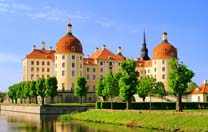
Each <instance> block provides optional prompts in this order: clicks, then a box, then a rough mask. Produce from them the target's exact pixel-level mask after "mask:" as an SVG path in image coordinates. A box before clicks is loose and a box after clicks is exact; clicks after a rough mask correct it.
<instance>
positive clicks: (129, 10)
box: [0, 0, 208, 91]
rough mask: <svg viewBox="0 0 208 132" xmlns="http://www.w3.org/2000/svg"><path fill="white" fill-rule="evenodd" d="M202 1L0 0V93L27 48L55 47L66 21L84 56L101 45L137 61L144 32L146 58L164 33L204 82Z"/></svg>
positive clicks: (207, 16)
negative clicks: (81, 46)
mask: <svg viewBox="0 0 208 132" xmlns="http://www.w3.org/2000/svg"><path fill="white" fill-rule="evenodd" d="M207 5H208V1H207V0H172V1H170V0H137V1H136V0H122V1H121V0H103V1H101V0H44V1H43V0H0V74H1V75H0V91H6V90H7V88H8V86H9V85H11V84H13V83H16V82H19V81H21V79H22V65H21V62H22V59H24V57H25V55H26V54H27V53H29V52H31V50H32V45H34V44H36V45H39V44H40V43H41V41H45V42H46V44H47V45H48V46H53V47H55V45H56V42H57V41H58V40H59V39H60V38H61V36H63V35H64V34H65V32H66V24H67V22H68V21H69V19H71V21H72V25H73V34H74V35H75V36H76V37H78V38H79V39H80V41H81V42H82V45H83V48H84V53H85V55H86V56H87V55H89V54H91V53H92V52H93V51H94V50H95V49H96V47H102V45H103V44H105V45H107V48H109V49H111V50H112V51H116V49H117V47H118V46H122V48H123V54H124V55H125V56H128V57H130V58H138V57H139V54H140V48H141V45H142V40H143V39H142V37H143V32H144V30H145V31H146V37H147V46H148V48H149V55H150V56H152V51H153V48H154V47H155V46H156V45H157V44H158V43H160V41H161V34H162V33H163V32H168V38H169V41H170V43H171V44H173V45H174V46H175V47H176V48H177V49H178V54H179V59H180V61H182V62H183V63H184V64H186V65H187V66H188V67H189V68H190V69H192V70H193V71H194V73H195V77H194V79H193V80H194V81H195V82H196V83H198V84H200V83H201V82H203V80H206V79H208V63H207V58H208V54H207V49H208V26H207V24H208V13H207V12H208V8H207Z"/></svg>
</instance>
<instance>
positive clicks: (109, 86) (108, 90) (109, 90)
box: [102, 73, 119, 109]
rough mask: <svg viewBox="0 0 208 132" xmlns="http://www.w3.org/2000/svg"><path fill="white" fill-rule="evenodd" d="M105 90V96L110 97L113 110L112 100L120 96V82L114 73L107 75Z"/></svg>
mask: <svg viewBox="0 0 208 132" xmlns="http://www.w3.org/2000/svg"><path fill="white" fill-rule="evenodd" d="M103 81H104V89H103V92H102V93H103V95H104V96H108V97H110V100H111V109H112V98H113V97H115V96H118V95H119V88H118V81H117V79H116V78H115V77H114V76H113V74H112V73H109V74H107V75H106V76H105V77H104V80H103Z"/></svg>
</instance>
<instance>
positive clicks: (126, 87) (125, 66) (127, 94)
mask: <svg viewBox="0 0 208 132" xmlns="http://www.w3.org/2000/svg"><path fill="white" fill-rule="evenodd" d="M135 69H136V62H135V61H133V60H126V61H124V62H123V63H122V64H121V73H122V77H121V78H120V80H119V87H120V90H119V95H120V97H122V98H123V99H124V100H125V101H126V108H127V109H129V103H131V99H132V97H133V95H134V94H135V93H136V91H137V83H138V82H137V74H136V70H135Z"/></svg>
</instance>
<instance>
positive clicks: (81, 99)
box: [80, 96, 82, 104]
mask: <svg viewBox="0 0 208 132" xmlns="http://www.w3.org/2000/svg"><path fill="white" fill-rule="evenodd" d="M80 104H82V96H81V97H80Z"/></svg>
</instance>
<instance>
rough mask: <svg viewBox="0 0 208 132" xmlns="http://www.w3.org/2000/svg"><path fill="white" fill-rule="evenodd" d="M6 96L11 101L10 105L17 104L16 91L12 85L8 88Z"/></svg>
mask: <svg viewBox="0 0 208 132" xmlns="http://www.w3.org/2000/svg"><path fill="white" fill-rule="evenodd" d="M7 95H8V96H9V98H10V99H11V100H12V103H17V89H16V88H15V86H14V85H12V86H10V87H9V91H8V93H7Z"/></svg>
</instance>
